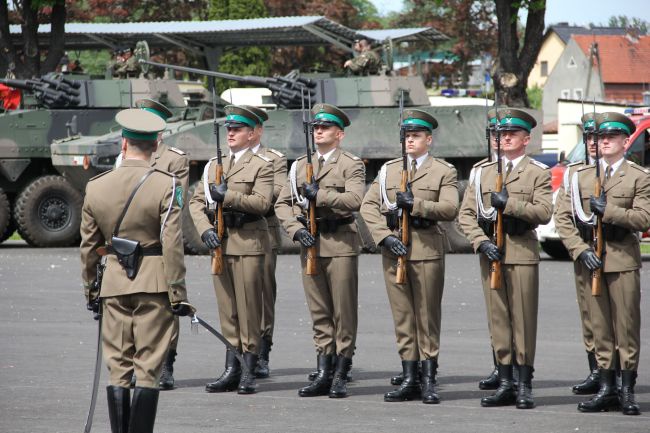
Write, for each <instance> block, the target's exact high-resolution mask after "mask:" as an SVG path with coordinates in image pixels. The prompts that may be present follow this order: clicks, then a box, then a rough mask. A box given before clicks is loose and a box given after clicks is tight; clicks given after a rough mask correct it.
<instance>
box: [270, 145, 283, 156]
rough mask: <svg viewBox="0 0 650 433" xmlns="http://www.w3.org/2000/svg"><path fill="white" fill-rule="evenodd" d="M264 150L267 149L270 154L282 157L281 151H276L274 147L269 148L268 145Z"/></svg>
mask: <svg viewBox="0 0 650 433" xmlns="http://www.w3.org/2000/svg"><path fill="white" fill-rule="evenodd" d="M266 150H268V151H269V152H271V153H272V154H274V155H276V156H279V157H280V158H284V154H283V153H282V152H279V151H277V150H275V149H271V148H270V147H267V148H266Z"/></svg>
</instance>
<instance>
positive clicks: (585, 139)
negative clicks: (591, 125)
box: [580, 99, 596, 165]
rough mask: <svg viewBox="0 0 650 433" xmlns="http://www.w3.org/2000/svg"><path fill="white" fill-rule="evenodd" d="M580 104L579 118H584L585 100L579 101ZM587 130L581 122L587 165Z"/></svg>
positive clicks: (586, 163) (587, 163)
mask: <svg viewBox="0 0 650 433" xmlns="http://www.w3.org/2000/svg"><path fill="white" fill-rule="evenodd" d="M580 103H581V105H582V117H581V118H580V119H584V118H585V100H584V99H583V100H582V101H581V102H580ZM594 122H596V119H594ZM587 135H588V134H587V130H586V129H585V125H584V122H583V124H582V144H583V145H584V147H585V165H589V144H588V143H587V141H588V140H587Z"/></svg>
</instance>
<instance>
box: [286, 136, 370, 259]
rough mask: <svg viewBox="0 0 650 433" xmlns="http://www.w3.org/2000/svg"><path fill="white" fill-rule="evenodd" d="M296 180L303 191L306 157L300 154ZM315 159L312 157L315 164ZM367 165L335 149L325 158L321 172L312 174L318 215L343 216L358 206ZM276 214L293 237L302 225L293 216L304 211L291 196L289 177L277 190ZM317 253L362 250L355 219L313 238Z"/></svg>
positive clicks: (330, 254) (341, 253)
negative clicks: (315, 186)
mask: <svg viewBox="0 0 650 433" xmlns="http://www.w3.org/2000/svg"><path fill="white" fill-rule="evenodd" d="M296 164H297V169H296V183H297V184H298V191H299V193H300V194H303V191H302V184H303V183H305V182H306V181H307V158H306V156H301V157H300V158H298V159H297V160H296ZM315 165H316V161H314V166H315ZM365 178H366V168H365V166H364V165H363V162H362V161H361V159H359V157H357V156H354V155H352V154H351V153H349V152H345V151H343V150H341V149H338V148H337V149H336V150H335V151H334V153H332V155H330V157H329V158H328V160H327V161H326V162H325V165H324V166H323V168H322V170H321V171H320V173H318V174H317V176H316V177H315V180H316V182H318V186H319V191H318V195H317V196H316V217H317V218H336V219H340V218H345V217H349V216H352V213H353V212H356V211H358V210H359V207H360V206H361V199H362V198H363V193H364V191H365ZM275 214H276V215H277V217H278V219H279V220H280V223H281V224H282V226H283V227H284V229H285V230H286V231H287V233H288V235H289V238H290V239H293V237H294V235H295V234H296V232H297V231H298V230H299V229H301V228H305V226H303V225H302V223H300V221H298V220H297V219H296V216H298V215H303V216H305V217H307V216H308V215H307V211H306V210H304V209H303V208H302V207H301V206H300V205H298V204H297V203H296V200H295V197H293V198H292V197H291V185H290V184H289V179H287V180H286V181H285V184H284V186H283V188H282V191H281V192H280V196H279V197H278V201H277V203H276V204H275ZM316 249H317V255H318V257H342V256H356V255H358V254H359V252H360V251H361V245H360V239H359V235H358V233H357V226H356V224H355V223H354V222H352V223H351V224H346V225H342V226H339V227H338V230H337V231H336V232H335V233H321V234H319V236H318V237H317V238H316Z"/></svg>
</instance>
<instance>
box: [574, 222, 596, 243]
mask: <svg viewBox="0 0 650 433" xmlns="http://www.w3.org/2000/svg"><path fill="white" fill-rule="evenodd" d="M576 228H577V229H578V233H580V237H581V238H582V240H583V241H585V242H591V241H593V240H594V226H592V225H591V224H585V223H583V222H582V221H576Z"/></svg>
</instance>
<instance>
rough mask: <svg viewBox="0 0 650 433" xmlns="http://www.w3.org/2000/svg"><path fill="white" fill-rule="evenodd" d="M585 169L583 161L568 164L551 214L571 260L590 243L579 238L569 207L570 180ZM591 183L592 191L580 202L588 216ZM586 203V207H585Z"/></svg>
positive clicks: (573, 212) (573, 215) (589, 212)
mask: <svg viewBox="0 0 650 433" xmlns="http://www.w3.org/2000/svg"><path fill="white" fill-rule="evenodd" d="M585 167H588V166H587V165H585V163H584V161H580V162H574V163H573V164H569V165H568V166H567V168H566V171H565V172H564V180H563V181H562V184H561V185H560V188H559V189H558V190H557V196H556V199H555V211H554V213H553V220H554V222H555V229H556V230H557V233H558V235H560V239H562V243H563V244H564V246H565V247H566V249H567V250H568V251H569V254H570V255H571V257H572V259H573V260H577V259H578V256H579V255H580V254H581V253H582V252H583V251H585V250H587V249H589V248H591V242H589V243H587V242H585V241H584V239H582V237H581V236H580V232H579V231H578V229H577V227H576V221H578V220H577V217H576V215H575V211H574V209H573V208H572V206H571V193H572V187H571V180H572V179H573V176H574V174H575V173H576V172H578V170H581V169H583V168H585ZM593 193H594V191H593V182H592V190H591V192H590V193H589V194H587V197H586V201H585V200H582V201H581V205H583V210H584V211H585V212H586V213H587V214H588V215H590V214H591V210H589V195H590V194H593ZM585 203H586V207H584V206H585Z"/></svg>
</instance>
